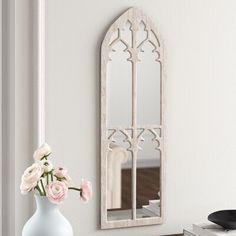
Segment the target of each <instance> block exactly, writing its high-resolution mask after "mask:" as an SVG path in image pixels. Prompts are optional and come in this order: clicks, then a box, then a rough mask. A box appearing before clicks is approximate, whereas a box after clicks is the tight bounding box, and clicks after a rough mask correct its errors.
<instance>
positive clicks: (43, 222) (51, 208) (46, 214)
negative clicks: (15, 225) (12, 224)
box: [22, 195, 73, 236]
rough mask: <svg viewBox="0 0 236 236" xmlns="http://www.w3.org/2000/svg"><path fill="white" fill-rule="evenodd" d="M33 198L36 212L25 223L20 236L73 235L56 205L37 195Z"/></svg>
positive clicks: (69, 225)
mask: <svg viewBox="0 0 236 236" xmlns="http://www.w3.org/2000/svg"><path fill="white" fill-rule="evenodd" d="M35 200H36V205H37V209H36V212H35V213H34V215H33V216H32V217H31V218H30V219H29V220H28V221H27V223H26V224H25V226H24V228H23V231H22V236H73V229H72V227H71V224H70V223H69V221H68V220H67V219H66V218H65V217H64V216H63V215H62V214H61V212H60V211H59V208H58V205H56V204H53V203H51V202H50V201H49V200H48V199H47V197H41V196H38V195H35Z"/></svg>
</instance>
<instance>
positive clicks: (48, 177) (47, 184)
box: [47, 173, 49, 185]
mask: <svg viewBox="0 0 236 236" xmlns="http://www.w3.org/2000/svg"><path fill="white" fill-rule="evenodd" d="M48 184H49V174H48V173H47V185H48Z"/></svg>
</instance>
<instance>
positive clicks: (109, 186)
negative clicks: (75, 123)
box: [101, 8, 164, 228]
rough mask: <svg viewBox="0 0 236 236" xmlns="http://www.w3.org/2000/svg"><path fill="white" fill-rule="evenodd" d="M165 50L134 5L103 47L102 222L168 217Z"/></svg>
mask: <svg viewBox="0 0 236 236" xmlns="http://www.w3.org/2000/svg"><path fill="white" fill-rule="evenodd" d="M162 58H163V51H162V43H161V41H160V38H159V37H158V34H157V30H156V28H155V26H154V24H153V23H152V21H151V20H150V19H149V18H148V17H147V16H146V15H145V14H144V13H143V12H142V11H141V10H140V9H138V8H130V9H129V10H128V11H126V12H125V13H124V14H123V15H121V16H120V17H119V18H118V19H117V20H116V21H115V22H114V23H113V24H112V25H111V27H110V28H109V30H108V31H107V33H106V36H105V38H104V40H103V43H102V47H101V227H102V228H117V227H130V226H138V225H149V224H161V223H162V219H163V159H164V156H163V152H164V150H163V60H162Z"/></svg>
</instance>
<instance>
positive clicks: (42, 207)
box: [34, 195, 58, 212]
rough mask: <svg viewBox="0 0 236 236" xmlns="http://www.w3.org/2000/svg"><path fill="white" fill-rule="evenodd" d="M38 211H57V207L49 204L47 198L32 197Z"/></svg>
mask: <svg viewBox="0 0 236 236" xmlns="http://www.w3.org/2000/svg"><path fill="white" fill-rule="evenodd" d="M34 197H35V201H36V206H37V210H38V211H43V212H47V211H55V210H58V205H56V204H54V203H51V202H50V201H49V200H48V198H47V197H45V196H38V195H34Z"/></svg>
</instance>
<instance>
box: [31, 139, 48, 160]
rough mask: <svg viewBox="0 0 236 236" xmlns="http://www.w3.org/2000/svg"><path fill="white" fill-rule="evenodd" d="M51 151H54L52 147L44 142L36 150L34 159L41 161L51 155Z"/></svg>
mask: <svg viewBox="0 0 236 236" xmlns="http://www.w3.org/2000/svg"><path fill="white" fill-rule="evenodd" d="M51 152H52V150H51V147H50V146H49V145H48V144H47V143H44V144H43V145H42V146H40V147H39V148H38V149H37V150H36V151H35V152H34V160H35V161H40V160H42V159H43V158H44V157H46V156H49V155H50V154H51Z"/></svg>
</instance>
